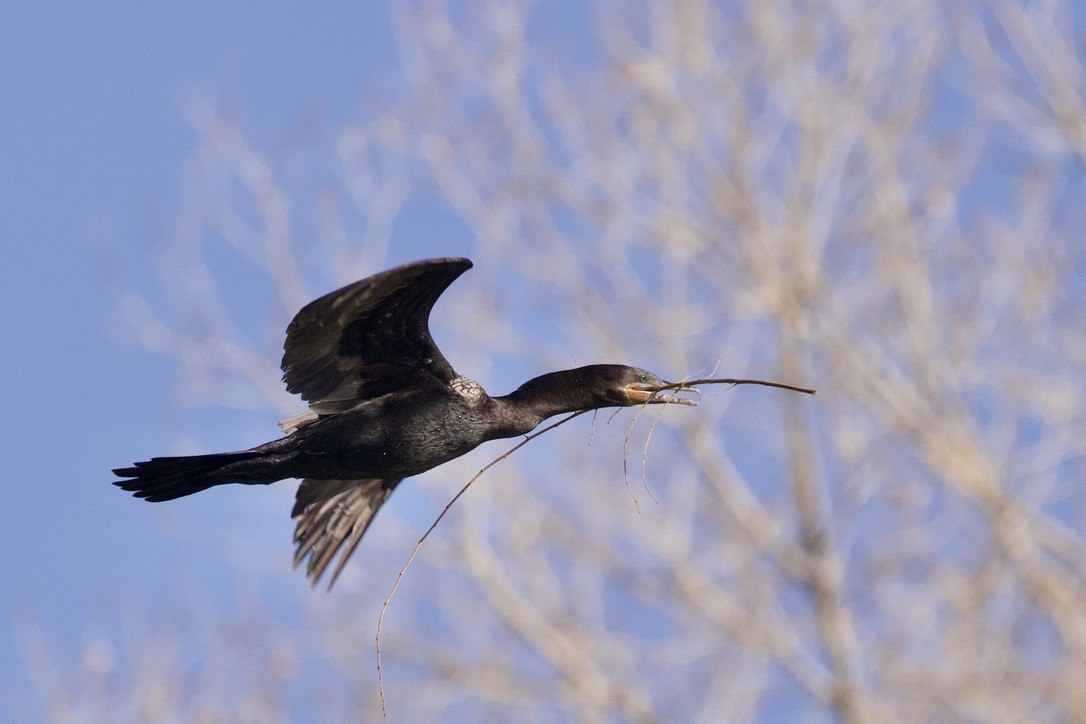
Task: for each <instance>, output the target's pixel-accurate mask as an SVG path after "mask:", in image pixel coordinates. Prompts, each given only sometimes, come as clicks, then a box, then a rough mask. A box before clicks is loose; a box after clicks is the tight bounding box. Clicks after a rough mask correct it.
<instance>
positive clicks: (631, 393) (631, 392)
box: [626, 383, 698, 407]
mask: <svg viewBox="0 0 1086 724" xmlns="http://www.w3.org/2000/svg"><path fill="white" fill-rule="evenodd" d="M669 384H670V383H669ZM665 391H667V392H670V393H671V394H667V395H665V394H661V393H662V392H665ZM674 392H675V390H674V388H673V387H671V388H668V387H665V388H661V387H660V386H659V385H642V384H638V383H634V384H632V385H627V387H626V399H628V400H629V401H630V404H631V405H687V406H688V407H695V406H697V404H698V403H697V402H695V401H694V400H691V399H689V398H686V397H678V396H676V395H675V394H674Z"/></svg>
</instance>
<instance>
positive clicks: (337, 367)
mask: <svg viewBox="0 0 1086 724" xmlns="http://www.w3.org/2000/svg"><path fill="white" fill-rule="evenodd" d="M471 266H472V264H471V262H470V261H469V260H467V259H453V258H449V259H429V260H425V261H418V262H414V263H412V264H406V265H404V266H400V267H396V268H395V269H389V270H388V271H384V272H381V273H379V274H375V275H373V276H371V277H367V278H366V279H362V280H361V281H357V282H354V283H353V284H348V285H347V286H345V287H343V288H342V289H339V290H337V291H334V292H332V293H330V294H326V295H325V296H323V297H321V298H319V299H317V300H315V301H313V302H310V303H309V304H307V305H306V306H304V307H303V308H302V310H301V311H300V312H298V314H297V315H296V316H295V317H294V319H293V320H292V321H291V323H290V325H289V326H288V327H287V339H286V343H285V344H284V352H283V362H282V365H281V366H282V369H283V381H284V382H285V383H286V386H287V391H288V392H291V393H294V394H298V395H300V396H301V398H302V399H303V400H304V401H305V402H307V403H308V405H309V410H308V411H306V412H303V413H301V414H299V415H295V416H293V417H290V418H287V419H286V420H283V421H282V422H280V426H281V427H282V429H283V432H284V437H281V438H279V439H278V440H273V441H271V442H268V443H265V444H263V445H258V446H256V447H254V448H252V449H249V450H242V451H240V452H227V453H218V454H214V455H191V456H184V457H159V458H151V459H150V460H147V461H145V462H138V463H135V464H134V465H133V466H132V467H126V468H117V469H115V470H114V471H113V472H114V474H115V475H117V476H118V477H121V478H125V479H124V480H118V481H116V482H114V485H117V486H119V487H120V488H122V489H123V490H127V491H130V492H132V493H133V494H134V495H135V496H136V497H137V498H143V499H144V500H147V501H150V502H154V503H157V502H161V501H164V500H173V499H174V498H180V497H183V496H186V495H192V494H193V493H198V492H200V491H201V490H207V489H208V488H211V487H214V486H216V485H225V484H227V483H243V484H246V485H267V484H269V483H274V482H276V481H278V480H283V479H285V478H300V479H301V480H302V483H301V485H300V486H299V487H298V492H297V494H296V496H295V502H294V508H293V510H292V511H291V516H292V517H293V518H294V519H295V521H296V527H295V531H294V544H295V554H294V565H295V567H297V566H298V565H299V564H300V563H301V562H302V561H307V562H306V575H307V576H308V578H309V580H310V582H311V584H312V585H314V586H315V585H316V584H317V582H318V581H319V580H320V578H321V576H322V575H323V574H324V572H325V570H326V569H327V568H328V566H329V564H330V563H331V562H332V560H333V559H335V557H336V555H337V553H340V555H339V559H338V561H337V562H336V566H335V569H334V570H333V572H332V577H331V579H330V580H329V583H328V587H329V588H331V587H332V584H334V583H335V581H336V579H337V578H338V577H339V574H340V573H341V572H342V570H343V566H344V564H345V563H346V561H347V559H348V558H349V557H350V555H351V553H352V552H353V551H354V549H355V548H356V547H357V546H358V542H359V541H360V540H361V539H362V536H363V534H364V533H365V532H366V529H367V528H369V526H370V523H372V522H373V517H374V515H376V513H377V511H378V510H379V509H380V507H381V506H382V505H383V504H384V502H385V501H386V500H388V497H389V496H390V495H391V494H392V491H394V490H395V489H396V486H397V485H399V484H400V482H401V481H402V480H403V479H404V478H407V477H410V476H412V475H418V474H419V473H422V472H425V471H427V470H430V469H431V468H434V467H436V466H438V465H441V464H442V463H445V462H448V461H449V460H453V459H454V458H458V457H460V456H461V455H464V454H465V453H467V452H468V451H470V450H473V449H474V448H475V447H477V446H478V445H480V444H481V443H484V442H486V441H488V440H494V439H497V438H508V437H516V436H519V435H525V434H527V433H529V432H530V431H531V430H533V429H534V428H536V427H537V426H538V425H539V424H540V423H541V422H543V421H544V420H546V419H547V418H549V417H552V416H554V415H560V414H563V413H570V412H577V411H584V410H593V409H599V408H604V407H630V406H633V405H642V404H664V403H669V402H670V403H679V404H693V403H692V402H691V401H690V400H686V399H679V398H676V397H674V396H672V395H661V394H659V393H660V392H661V391H663V390H668V389H671V390H674V389H676V388H677V387H680V386H681V385H680V384H679V383H669V382H666V381H665V380H663V379H661V378H660V377H658V376H656V375H654V374H652V373H651V372H647V371H645V370H643V369H639V368H637V367H628V366H626V365H617V364H597V365H588V366H586V367H578V368H576V369H569V370H562V371H559V372H550V373H548V374H545V375H540V376H539V377H536V378H534V379H531V380H528V381H527V382H525V383H524V384H523V385H521V386H520V387H519V388H517V389H516V390H514V391H513V392H511V393H510V394H508V395H504V396H500V397H491V396H490V395H488V394H487V393H486V391H485V390H484V389H483V388H482V387H481V386H480V385H479V383H478V382H476V381H475V380H472V379H469V378H467V377H464V376H463V375H460V374H458V373H457V372H456V371H455V370H454V369H453V368H452V365H450V364H449V362H448V361H447V360H446V359H445V357H444V355H442V354H441V350H439V349H438V348H437V345H436V344H434V340H433V338H432V337H431V336H430V329H429V317H430V310H431V309H433V306H434V303H435V302H436V301H437V298H438V297H439V296H440V295H441V293H442V292H444V291H445V289H446V288H447V287H448V286H449V285H450V284H452V282H453V281H454V280H455V279H456V278H457V277H459V276H460V275H461V274H463V273H464V272H465V271H466V270H468V269H470V268H471ZM714 381H715V380H707V381H705V382H714ZM759 384H774V383H759ZM775 386H782V385H775Z"/></svg>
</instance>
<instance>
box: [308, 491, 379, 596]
mask: <svg viewBox="0 0 1086 724" xmlns="http://www.w3.org/2000/svg"><path fill="white" fill-rule="evenodd" d="M399 483H400V481H399V480H379V479H367V480H311V479H306V480H303V481H302V484H301V485H300V486H299V487H298V493H297V495H296V496H295V499H294V509H293V510H292V511H291V513H290V515H291V517H292V518H294V519H295V520H296V521H297V525H296V526H295V528H294V544H295V551H294V567H295V568H297V567H298V564H300V563H301V562H302V561H303V560H305V559H306V557H307V556H308V558H309V561H308V562H307V563H306V566H305V574H306V576H307V577H308V578H309V583H310V585H312V586H316V585H317V582H318V581H319V580H320V578H321V576H322V575H323V574H324V571H325V569H326V568H328V564H329V563H331V562H332V559H333V558H335V556H336V553H337V552H338V551H339V550H340V549H341V548H343V545H344V544H345V543H346V545H347V548H346V549H345V550H344V551H343V553H342V555H340V557H339V562H338V563H336V567H335V570H334V571H332V578H331V580H330V581H329V582H328V588H329V590H331V588H332V584H334V583H335V582H336V579H337V578H339V574H340V571H342V570H343V565H344V564H345V563H346V562H347V559H348V558H350V557H351V553H353V552H354V549H355V548H357V547H358V542H359V541H360V540H362V534H363V533H365V532H366V529H367V528H369V527H370V523H372V522H373V516H374V515H376V514H377V510H378V509H379V508H380V507H381V505H382V504H384V502H385V501H386V500H388V496H390V495H392V491H393V490H394V489H395V488H396V486H397V485H399Z"/></svg>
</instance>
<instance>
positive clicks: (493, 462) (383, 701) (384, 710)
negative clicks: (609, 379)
mask: <svg viewBox="0 0 1086 724" xmlns="http://www.w3.org/2000/svg"><path fill="white" fill-rule="evenodd" d="M586 412H591V410H578V411H577V412H574V413H572V414H570V415H566V416H565V417H563V418H562V419H561V420H559V421H558V422H555V423H552V424H550V425H547V426H546V427H545V428H543V429H542V430H539V431H537V432H533V433H531V434H529V435H525V436H524V439H523V440H521V441H520V442H518V443H517V444H516V445H514V446H513V447H511V448H509V449H508V450H506V451H505V452H504V453H502V454H501V455H499V456H498V457H496V458H494V459H493V460H491V461H490V462H489V463H487V464H486V465H484V466H483V467H482V468H481V469H480V470H479V472H477V473H475V475H473V476H472V477H471V480H469V481H468V482H466V483H465V484H464V487H462V488H460V491H459V492H458V493H457V494H456V495H454V496H453V497H452V500H450V501H449V502H448V504H447V505H446V506H445V507H444V509H442V511H441V513H440V514H438V516H437V518H435V519H434V522H433V523H431V524H430V527H429V528H427V529H426V532H425V533H423V534H422V537H421V538H419V540H418V542H417V543H415V547H414V548H413V549H412V551H411V555H409V556H408V557H407V561H406V562H405V563H404V564H403V567H402V568H401V569H400V572H399V573H398V574H396V582H395V583H393V584H392V590H390V591H389V592H388V596H387V597H386V598H385V602H384V603H383V604H381V613H380V614H379V615H378V616H377V637H376V645H377V686H378V689H379V691H380V695H381V715H382V716H388V707H387V701H386V699H385V680H384V675H383V673H382V671H381V628H382V626H383V625H384V621H385V612H386V611H387V610H388V604H389V603H390V602H391V601H392V597H393V596H395V595H396V590H397V589H398V588H399V587H400V581H402V580H403V577H404V574H406V573H407V569H408V567H409V566H410V565H411V562H412V561H414V560H415V556H416V555H418V552H419V549H420V548H422V544H423V542H424V541H425V540H426V539H427V538H428V537H429V535H430V533H432V532H433V531H434V528H436V527H437V524H438V523H440V522H441V519H442V518H444V517H445V514H446V513H448V512H449V509H450V508H452V507H453V505H454V504H455V503H456V501H457V500H459V499H460V496H461V495H463V494H464V493H466V492H467V490H468V488H470V487H471V485H472V483H474V482H475V481H476V480H478V479H479V477H480V476H481V475H482V474H483V473H485V472H486V471H487V470H489V469H490V468H492V467H494V466H495V465H497V464H498V463H500V462H501V461H502V460H505V459H506V458H507V457H509V456H510V455H512V454H513V453H515V452H516V451H517V450H519V449H521V448H522V447H524V446H525V445H527V444H528V443H529V442H531V441H532V440H534V439H535V438H537V437H539V436H540V435H543V434H544V433H547V432H550V431H551V430H553V429H554V428H556V427H558V426H559V425H564V424H566V423H567V422H569V421H570V420H572V419H573V418H575V417H577V416H578V415H583V414H584V413H586Z"/></svg>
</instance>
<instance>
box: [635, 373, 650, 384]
mask: <svg viewBox="0 0 1086 724" xmlns="http://www.w3.org/2000/svg"><path fill="white" fill-rule="evenodd" d="M637 381H638V382H640V383H641V384H646V383H647V382H648V381H649V376H648V375H639V376H638V377H637Z"/></svg>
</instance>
